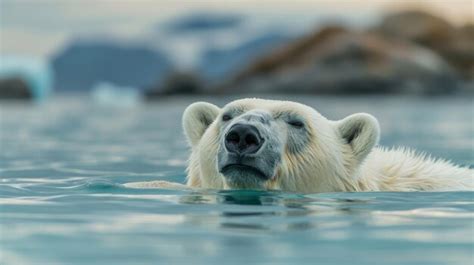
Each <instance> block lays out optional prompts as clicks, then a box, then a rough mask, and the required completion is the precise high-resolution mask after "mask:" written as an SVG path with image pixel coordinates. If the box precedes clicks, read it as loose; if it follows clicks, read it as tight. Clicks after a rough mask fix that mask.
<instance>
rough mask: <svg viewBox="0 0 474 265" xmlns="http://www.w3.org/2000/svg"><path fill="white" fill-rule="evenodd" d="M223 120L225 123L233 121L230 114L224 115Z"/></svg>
mask: <svg viewBox="0 0 474 265" xmlns="http://www.w3.org/2000/svg"><path fill="white" fill-rule="evenodd" d="M222 120H223V121H230V120H232V116H230V115H229V114H224V115H222Z"/></svg>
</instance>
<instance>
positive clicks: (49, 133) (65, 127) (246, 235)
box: [0, 97, 474, 265]
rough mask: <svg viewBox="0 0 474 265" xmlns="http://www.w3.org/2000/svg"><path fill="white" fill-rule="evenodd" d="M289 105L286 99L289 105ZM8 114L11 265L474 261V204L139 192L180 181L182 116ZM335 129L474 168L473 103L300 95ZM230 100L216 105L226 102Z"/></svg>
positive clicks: (164, 106)
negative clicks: (367, 128) (137, 185)
mask: <svg viewBox="0 0 474 265" xmlns="http://www.w3.org/2000/svg"><path fill="white" fill-rule="evenodd" d="M285 98H287V99H288V98H289V97H285ZM202 99H203V98H170V99H169V100H166V101H161V102H156V103H154V104H141V105H138V106H134V107H126V108H119V107H111V106H108V107H106V106H98V105H95V104H93V103H92V102H89V101H88V100H87V99H84V98H82V99H72V98H59V99H55V100H52V101H50V102H47V103H46V104H44V105H39V106H35V105H28V104H19V103H7V102H2V103H0V106H1V107H0V111H1V112H0V114H1V120H0V122H1V123H0V126H1V131H0V132H1V134H0V140H1V141H0V144H1V145H0V150H1V154H0V176H1V182H0V261H1V262H0V263H1V264H172V263H174V264H219V263H221V264H253V263H264V264H430V265H431V264H472V262H473V261H474V257H473V251H474V223H473V217H474V214H473V212H474V203H473V202H474V201H473V199H474V197H473V196H474V193H472V192H446V193H385V192H382V193H325V194H290V193H283V192H255V191H214V190H211V191H199V192H191V191H171V190H139V189H137V190H134V189H128V188H125V187H123V186H122V185H121V184H123V183H127V182H132V181H148V180H158V179H162V180H168V181H177V182H183V181H184V177H185V173H184V169H185V166H186V158H187V147H186V143H185V141H184V137H183V136H182V133H181V128H180V115H181V113H182V111H183V109H184V108H185V107H186V105H187V104H189V103H191V102H193V101H196V100H202ZM289 99H294V100H298V101H301V102H304V103H307V104H309V105H311V106H314V107H315V108H317V109H318V110H320V112H321V113H322V114H323V115H325V116H327V117H329V118H331V119H339V118H342V117H344V116H345V115H348V114H351V113H353V112H369V113H372V114H373V115H375V116H376V117H377V118H378V119H379V121H380V123H381V128H382V139H381V143H382V144H383V145H389V146H391V145H395V146H399V145H403V146H410V147H414V148H417V149H418V150H421V151H426V152H429V153H432V154H433V155H435V156H439V157H445V158H449V159H452V160H453V161H455V162H457V163H460V164H464V165H470V166H471V165H473V164H474V154H473V147H474V128H473V126H474V125H473V124H474V122H473V113H472V107H473V105H472V104H473V102H472V99H470V98H452V99H441V98H431V99H422V98H404V97H393V98H385V97H370V98H363V99H362V98H360V99H359V98H338V97H300V98H298V97H290V98H289ZM228 100H230V98H219V99H215V98H214V99H212V100H211V101H213V102H216V103H218V104H221V105H222V103H223V102H226V101H228Z"/></svg>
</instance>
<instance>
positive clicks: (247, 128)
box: [225, 124, 263, 155]
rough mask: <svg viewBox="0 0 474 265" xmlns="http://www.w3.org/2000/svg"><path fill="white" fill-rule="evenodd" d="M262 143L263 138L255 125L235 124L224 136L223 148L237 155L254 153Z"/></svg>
mask: <svg viewBox="0 0 474 265" xmlns="http://www.w3.org/2000/svg"><path fill="white" fill-rule="evenodd" d="M262 144H263V139H262V137H260V134H259V133H258V129H257V128H256V127H255V126H252V125H247V124H236V125H234V126H232V127H231V128H230V130H229V132H228V133H227V135H226V136H225V148H226V149H227V151H229V152H230V153H235V154H238V155H245V154H254V153H256V152H257V151H258V150H259V149H260V147H261V146H262Z"/></svg>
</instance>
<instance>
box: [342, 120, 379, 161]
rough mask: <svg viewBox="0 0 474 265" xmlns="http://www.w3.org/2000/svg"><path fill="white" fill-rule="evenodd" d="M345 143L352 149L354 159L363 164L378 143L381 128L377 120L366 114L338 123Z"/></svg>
mask: <svg viewBox="0 0 474 265" xmlns="http://www.w3.org/2000/svg"><path fill="white" fill-rule="evenodd" d="M337 128H338V130H339V133H340V135H341V137H342V138H343V139H344V141H345V142H346V143H347V144H349V145H350V146H351V148H352V151H353V154H354V157H355V158H356V159H357V160H358V161H359V162H362V160H364V158H365V157H366V156H367V155H368V154H369V153H370V151H371V150H372V148H373V147H374V146H375V145H376V144H377V143H378V141H379V137H380V127H379V123H378V121H377V119H375V118H374V117H373V116H372V115H370V114H366V113H357V114H353V115H350V116H348V117H346V118H344V119H342V120H340V121H338V122H337Z"/></svg>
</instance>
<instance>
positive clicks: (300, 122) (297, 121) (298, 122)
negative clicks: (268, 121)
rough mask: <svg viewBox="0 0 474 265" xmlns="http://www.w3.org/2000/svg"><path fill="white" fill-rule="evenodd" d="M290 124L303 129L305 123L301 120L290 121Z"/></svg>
mask: <svg viewBox="0 0 474 265" xmlns="http://www.w3.org/2000/svg"><path fill="white" fill-rule="evenodd" d="M288 124H289V125H291V126H293V127H295V128H303V126H304V123H303V122H302V121H300V120H289V121H288Z"/></svg>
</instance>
